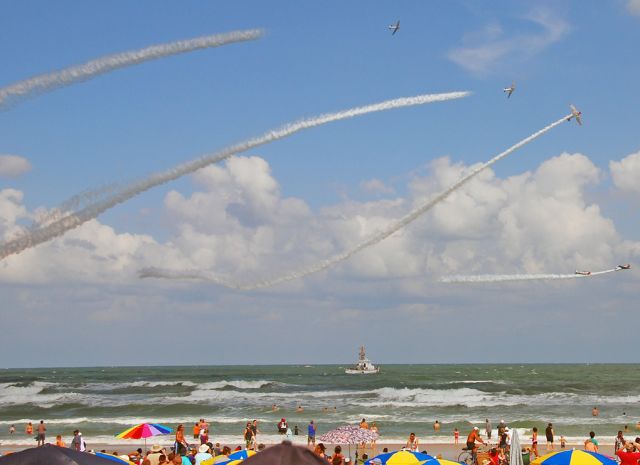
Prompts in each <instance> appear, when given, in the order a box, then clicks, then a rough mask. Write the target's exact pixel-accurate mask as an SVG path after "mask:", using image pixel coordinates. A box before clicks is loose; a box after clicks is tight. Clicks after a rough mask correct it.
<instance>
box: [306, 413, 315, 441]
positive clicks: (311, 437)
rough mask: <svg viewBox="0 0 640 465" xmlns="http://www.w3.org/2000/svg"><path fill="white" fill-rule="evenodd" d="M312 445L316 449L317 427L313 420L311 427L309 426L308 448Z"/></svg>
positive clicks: (310, 423)
mask: <svg viewBox="0 0 640 465" xmlns="http://www.w3.org/2000/svg"><path fill="white" fill-rule="evenodd" d="M310 445H313V446H314V447H315V445H316V425H315V423H314V422H313V420H311V421H310V422H309V426H307V447H309V446H310Z"/></svg>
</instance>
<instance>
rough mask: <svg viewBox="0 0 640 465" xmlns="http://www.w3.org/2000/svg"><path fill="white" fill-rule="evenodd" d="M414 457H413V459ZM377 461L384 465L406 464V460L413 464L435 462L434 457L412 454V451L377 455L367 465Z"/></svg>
mask: <svg viewBox="0 0 640 465" xmlns="http://www.w3.org/2000/svg"><path fill="white" fill-rule="evenodd" d="M411 456H413V457H411ZM375 459H379V460H380V462H381V463H382V465H385V464H386V463H387V462H388V461H389V460H391V463H392V464H393V462H399V463H400V462H401V463H404V461H405V460H407V459H408V460H409V461H413V463H421V462H424V461H425V460H434V457H433V456H431V455H429V454H423V453H422V452H412V451H410V450H396V451H393V452H387V453H385V454H380V455H376V456H375V457H373V458H372V459H370V460H367V461H366V462H365V465H372V463H373V461H374V460H375Z"/></svg>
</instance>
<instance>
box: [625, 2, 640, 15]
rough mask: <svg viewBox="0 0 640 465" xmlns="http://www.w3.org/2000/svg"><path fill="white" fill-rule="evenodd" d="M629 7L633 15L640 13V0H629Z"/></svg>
mask: <svg viewBox="0 0 640 465" xmlns="http://www.w3.org/2000/svg"><path fill="white" fill-rule="evenodd" d="M627 9H628V10H629V13H631V14H632V15H640V0H628V1H627Z"/></svg>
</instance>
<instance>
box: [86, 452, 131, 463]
mask: <svg viewBox="0 0 640 465" xmlns="http://www.w3.org/2000/svg"><path fill="white" fill-rule="evenodd" d="M95 455H96V456H97V457H102V458H103V459H107V460H111V461H112V462H116V464H118V465H135V464H134V463H133V462H132V461H131V460H129V456H128V455H121V456H117V455H112V454H103V453H102V452H96V453H95ZM124 457H127V458H126V459H125V458H124ZM112 465H113V464H112Z"/></svg>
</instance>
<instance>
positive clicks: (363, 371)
mask: <svg viewBox="0 0 640 465" xmlns="http://www.w3.org/2000/svg"><path fill="white" fill-rule="evenodd" d="M344 372H345V373H346V374H348V375H373V374H376V373H380V368H379V367H377V366H375V365H374V364H373V363H371V360H369V359H368V358H367V355H366V354H365V352H364V346H360V358H359V359H358V362H357V363H356V364H355V366H353V367H351V368H347V369H346V370H344Z"/></svg>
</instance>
